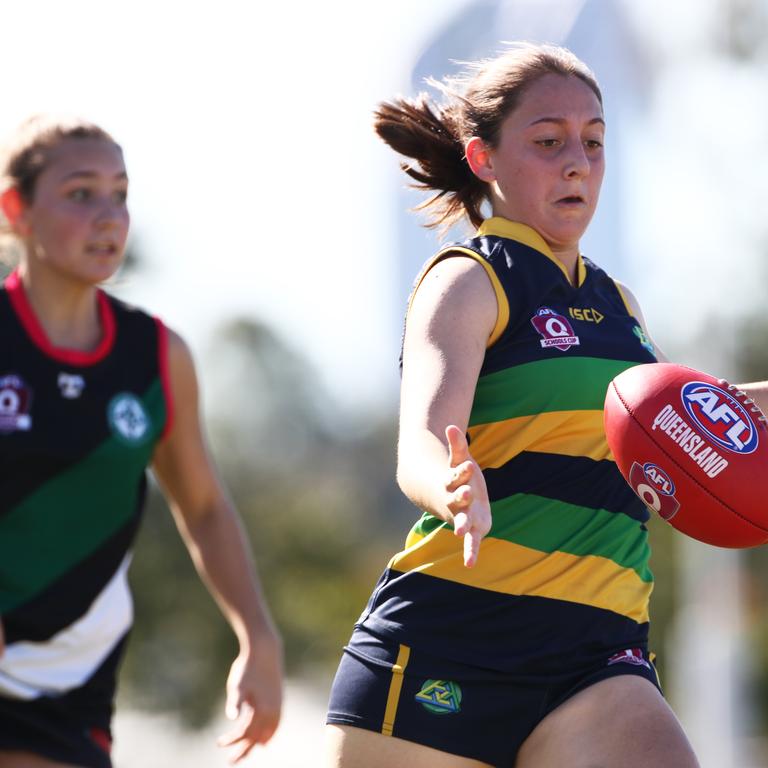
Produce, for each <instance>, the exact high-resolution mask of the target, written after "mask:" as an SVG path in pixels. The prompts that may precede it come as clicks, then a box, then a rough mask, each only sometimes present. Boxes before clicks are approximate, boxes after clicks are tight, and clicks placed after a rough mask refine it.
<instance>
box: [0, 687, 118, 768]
mask: <svg viewBox="0 0 768 768" xmlns="http://www.w3.org/2000/svg"><path fill="white" fill-rule="evenodd" d="M78 703H79V702H77V701H73V697H72V696H70V697H67V696H62V697H59V698H49V697H43V698H40V699H34V700H32V701H22V700H20V699H7V698H5V697H3V696H0V751H4V750H8V751H23V752H33V753H35V754H37V755H41V756H43V757H47V758H48V759H50V760H55V761H56V762H59V763H65V764H67V765H77V766H82V768H111V766H112V761H111V759H110V749H111V746H112V736H111V732H110V723H109V720H110V715H111V710H109V711H107V712H106V713H98V714H92V713H90V712H86V711H82V710H81V709H80V708H79V707H78V706H77V704H78Z"/></svg>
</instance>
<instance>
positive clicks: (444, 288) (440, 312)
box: [397, 256, 498, 567]
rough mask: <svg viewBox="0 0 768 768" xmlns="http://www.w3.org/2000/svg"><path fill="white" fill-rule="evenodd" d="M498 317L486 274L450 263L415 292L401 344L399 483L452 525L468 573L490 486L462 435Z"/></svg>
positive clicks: (487, 518) (475, 266) (486, 521)
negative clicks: (461, 544)
mask: <svg viewBox="0 0 768 768" xmlns="http://www.w3.org/2000/svg"><path fill="white" fill-rule="evenodd" d="M497 311H498V310H497V302H496V295H495V293H494V290H493V286H492V285H491V282H490V280H489V279H488V276H487V275H486V273H485V270H484V269H483V267H482V266H481V265H480V264H479V263H477V262H476V261H474V260H472V259H471V258H468V257H463V256H454V257H451V258H448V259H445V260H444V261H441V262H439V263H438V264H436V265H435V266H434V267H432V269H431V270H430V271H429V272H428V273H427V275H426V277H425V278H424V280H423V281H422V283H421V285H420V286H419V287H418V289H417V291H416V294H415V296H414V298H413V301H412V302H411V306H410V309H409V312H408V321H407V323H406V332H405V339H404V344H403V381H402V386H401V396H400V436H399V441H398V461H397V480H398V483H399V485H400V488H401V489H402V491H403V492H404V493H405V494H406V495H407V496H408V497H409V498H410V499H411V501H413V502H414V503H415V504H416V505H417V506H419V507H421V508H422V509H424V510H427V511H428V512H431V513H432V514H434V515H436V516H438V517H440V518H442V519H443V520H446V521H448V522H450V523H453V526H454V531H455V533H456V535H457V536H462V537H463V539H464V564H465V565H466V566H468V567H471V566H473V565H474V564H475V562H476V561H477V555H478V551H479V549H480V542H481V540H482V538H483V536H485V535H486V534H487V533H488V531H489V530H490V527H491V509H490V504H489V502H488V492H487V490H486V487H485V479H484V477H483V474H482V472H481V471H480V467H479V466H478V465H477V463H476V462H475V461H474V459H473V458H472V456H471V454H470V452H469V447H468V446H467V441H466V437H465V433H466V431H467V424H468V422H469V413H470V409H471V407H472V401H473V399H474V394H475V387H476V385H477V378H478V375H479V373H480V367H481V365H482V362H483V358H484V355H485V348H486V344H487V342H488V338H489V336H490V334H491V332H492V330H493V328H494V325H495V323H496V314H497Z"/></svg>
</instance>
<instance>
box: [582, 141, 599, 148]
mask: <svg viewBox="0 0 768 768" xmlns="http://www.w3.org/2000/svg"><path fill="white" fill-rule="evenodd" d="M584 145H585V146H586V147H587V149H600V147H602V146H603V142H602V141H600V140H599V139H587V140H586V141H585V142H584Z"/></svg>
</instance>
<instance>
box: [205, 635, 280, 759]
mask: <svg viewBox="0 0 768 768" xmlns="http://www.w3.org/2000/svg"><path fill="white" fill-rule="evenodd" d="M282 696H283V692H282V653H281V650H280V642H279V640H278V639H277V638H276V637H275V636H271V637H269V638H267V639H266V640H264V641H262V642H258V643H256V644H255V646H254V647H253V648H252V649H251V650H250V651H249V652H247V653H246V652H241V653H240V655H239V656H238V657H237V658H236V659H235V660H234V662H233V663H232V667H231V669H230V672H229V678H228V680H227V703H226V710H225V711H226V715H227V717H228V718H229V719H230V720H235V721H236V724H235V727H234V728H233V729H232V730H231V731H230V732H229V733H227V734H225V735H224V736H222V737H221V738H220V739H219V740H218V745H219V746H220V747H225V748H229V757H228V759H229V762H230V763H236V762H238V761H239V760H242V758H244V757H245V756H246V755H247V754H248V753H249V752H250V751H251V750H252V749H253V747H254V746H255V745H256V744H266V743H267V742H268V741H269V740H270V739H271V738H272V735H273V734H274V733H275V731H276V730H277V726H278V723H279V722H280V708H281V704H282Z"/></svg>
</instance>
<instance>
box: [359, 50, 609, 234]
mask: <svg viewBox="0 0 768 768" xmlns="http://www.w3.org/2000/svg"><path fill="white" fill-rule="evenodd" d="M547 74H557V75H562V76H574V77H578V78H579V79H580V80H582V81H583V82H585V83H586V84H587V85H588V86H589V87H590V88H591V89H592V91H593V92H594V93H595V95H596V96H597V98H598V101H599V102H600V105H601V106H602V103H603V97H602V94H601V92H600V86H599V85H598V84H597V79H596V78H595V75H594V73H593V72H592V70H590V69H589V67H587V66H586V64H584V63H583V62H582V61H581V60H580V59H579V58H577V57H576V56H575V55H574V54H573V53H571V51H569V50H568V49H567V48H561V47H558V46H554V45H535V44H532V43H513V44H512V45H511V46H510V47H509V48H508V49H507V50H506V51H504V52H503V53H501V54H500V55H498V56H497V57H496V58H493V59H486V60H483V61H479V62H473V63H469V64H467V65H466V68H465V70H464V71H463V72H462V73H461V74H459V75H458V76H456V77H451V78H445V79H444V80H443V81H442V82H441V81H437V80H434V79H432V78H429V79H428V80H427V83H428V84H429V85H431V86H432V87H433V88H435V89H436V90H438V91H440V92H441V93H442V94H443V96H444V97H445V98H444V101H443V103H442V104H435V103H434V102H432V101H431V100H430V97H429V96H428V95H427V94H425V93H421V94H419V95H418V96H417V97H416V98H414V99H404V98H397V99H394V100H393V101H390V102H382V103H381V104H380V105H379V108H378V109H377V110H376V112H375V113H374V115H375V120H374V128H375V130H376V133H377V134H378V135H379V137H380V138H381V139H383V140H384V141H385V142H386V143H387V144H388V145H389V146H390V147H392V149H394V150H395V151H396V152H398V153H399V154H401V155H404V156H405V157H409V158H411V159H412V160H415V161H416V165H415V166H414V165H413V164H411V163H401V165H400V167H401V168H402V169H403V170H404V171H405V172H406V173H407V174H408V175H409V176H410V177H411V178H412V179H414V180H415V181H416V182H417V183H416V184H414V185H413V186H414V187H416V188H417V189H423V190H434V191H435V194H434V195H433V196H432V197H430V198H428V199H427V200H425V201H424V202H423V203H421V204H420V205H418V206H416V210H428V211H429V213H430V214H431V216H430V219H429V220H428V221H427V223H426V226H427V227H438V226H439V227H442V228H443V229H448V228H449V227H450V226H452V225H453V224H455V223H456V222H457V221H458V220H459V219H461V217H462V216H467V217H468V218H469V220H470V221H471V222H472V224H473V225H474V226H479V225H480V223H482V221H483V218H484V216H483V215H482V213H481V212H480V206H481V205H482V203H483V201H484V200H486V199H487V198H488V187H487V184H486V183H485V182H484V181H481V180H480V179H479V178H477V176H475V174H474V173H472V170H471V169H470V167H469V164H468V163H467V160H466V157H465V154H464V145H465V142H466V141H468V140H469V139H470V138H472V137H473V136H477V137H479V138H481V139H482V140H483V141H484V142H485V143H486V144H488V146H490V147H492V148H494V147H496V146H498V142H499V131H500V128H501V124H502V122H503V121H504V119H505V118H506V117H507V116H508V115H509V114H510V112H512V111H513V110H514V109H515V108H516V107H517V105H518V104H519V103H520V99H521V98H522V96H523V94H524V93H525V91H526V89H527V88H528V87H529V86H530V85H531V84H532V83H534V82H536V80H538V79H539V78H541V77H543V76H544V75H547Z"/></svg>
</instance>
